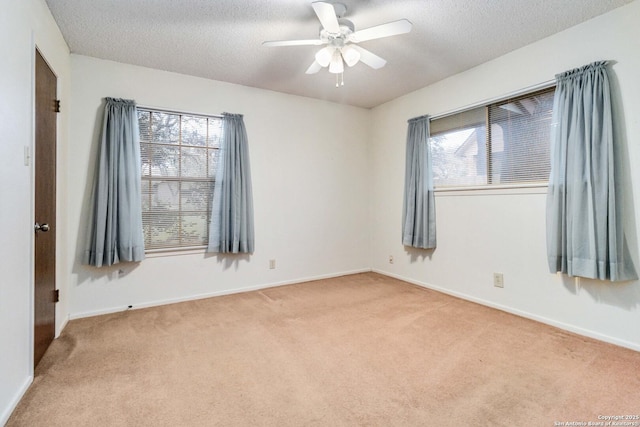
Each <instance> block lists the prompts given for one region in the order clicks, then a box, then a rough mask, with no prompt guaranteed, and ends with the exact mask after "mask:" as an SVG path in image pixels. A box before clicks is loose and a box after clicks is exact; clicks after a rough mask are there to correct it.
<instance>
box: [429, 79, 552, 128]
mask: <svg viewBox="0 0 640 427" xmlns="http://www.w3.org/2000/svg"><path fill="white" fill-rule="evenodd" d="M555 84H556V79H555V78H554V79H552V80H547V81H545V82H542V83H538V84H535V85H532V86H528V87H525V88H523V89H518V90H515V91H513V92H509V93H507V94H505V95H501V96H498V97H495V98H490V99H485V100H483V101H479V102H474V103H473V104H471V105H467V106H465V107H462V108H456V109H455V110H449V111H445V112H444V113H439V114H434V115H433V116H429V120H435V119H442V118H444V117H447V116H451V115H453V114H458V113H462V112H463V111H467V110H472V109H474V108H476V107H480V106H483V105H488V104H493V103H494V102H497V101H502V100H505V99H509V98H514V97H516V96H520V95H524V94H525V93H528V92H535V91H537V90H542V89H547V88H550V87H551V86H554V85H555Z"/></svg>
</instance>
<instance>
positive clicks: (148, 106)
mask: <svg viewBox="0 0 640 427" xmlns="http://www.w3.org/2000/svg"><path fill="white" fill-rule="evenodd" d="M136 107H138V108H142V109H143V110H154V111H162V112H163V113H174V114H188V115H190V116H202V117H217V118H220V119H222V118H223V115H222V114H208V113H194V112H193V111H184V110H175V109H171V108H163V107H153V106H150V105H141V104H136Z"/></svg>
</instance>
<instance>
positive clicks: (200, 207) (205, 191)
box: [181, 181, 213, 212]
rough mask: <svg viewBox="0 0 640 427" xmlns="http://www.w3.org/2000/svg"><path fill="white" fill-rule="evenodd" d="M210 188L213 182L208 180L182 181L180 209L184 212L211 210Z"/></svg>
mask: <svg viewBox="0 0 640 427" xmlns="http://www.w3.org/2000/svg"><path fill="white" fill-rule="evenodd" d="M212 190H213V183H212V182H210V181H205V182H202V181H198V182H187V181H182V191H181V193H182V210H183V211H185V212H194V211H200V212H208V211H209V210H211V191H212Z"/></svg>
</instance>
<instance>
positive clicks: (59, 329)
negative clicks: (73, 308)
mask: <svg viewBox="0 0 640 427" xmlns="http://www.w3.org/2000/svg"><path fill="white" fill-rule="evenodd" d="M67 323H69V315H68V314H67V315H66V316H64V318H63V319H62V322H60V324H59V325H58V326H57V327H56V335H55V338H59V337H60V334H61V333H62V331H63V330H64V327H65V326H67Z"/></svg>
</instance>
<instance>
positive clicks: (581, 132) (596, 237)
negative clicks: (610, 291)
mask: <svg viewBox="0 0 640 427" xmlns="http://www.w3.org/2000/svg"><path fill="white" fill-rule="evenodd" d="M556 81H557V87H556V92H555V98H554V105H553V121H552V129H551V174H550V177H549V189H548V194H547V255H548V260H549V269H550V270H551V272H552V273H555V272H562V273H566V274H568V275H570V276H580V277H587V278H592V279H601V280H605V279H608V280H611V281H619V280H631V279H637V278H638V276H637V274H636V271H635V269H634V266H633V263H632V261H631V259H630V256H629V252H628V248H627V247H626V242H625V240H624V235H623V233H622V219H621V216H620V214H621V212H622V211H621V207H620V206H619V205H618V200H617V199H616V183H615V179H614V178H615V164H614V158H615V155H614V150H616V149H617V147H616V145H615V141H614V139H613V125H612V115H611V95H610V90H609V78H608V74H607V62H605V61H602V62H594V63H592V64H590V65H587V66H584V67H582V68H578V69H575V70H571V71H567V72H565V73H562V74H558V75H557V76H556Z"/></svg>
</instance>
